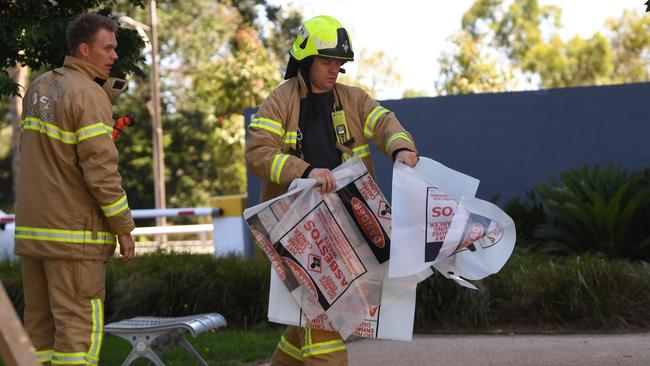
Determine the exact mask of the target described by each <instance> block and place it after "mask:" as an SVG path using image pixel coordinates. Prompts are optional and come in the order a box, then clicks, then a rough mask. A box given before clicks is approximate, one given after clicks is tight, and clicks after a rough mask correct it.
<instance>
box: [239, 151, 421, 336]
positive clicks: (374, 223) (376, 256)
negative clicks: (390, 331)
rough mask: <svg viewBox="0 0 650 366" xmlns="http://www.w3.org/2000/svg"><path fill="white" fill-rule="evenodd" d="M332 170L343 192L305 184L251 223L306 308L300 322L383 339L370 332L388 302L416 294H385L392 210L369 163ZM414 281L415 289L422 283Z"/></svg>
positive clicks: (256, 211) (255, 211) (257, 210)
mask: <svg viewBox="0 0 650 366" xmlns="http://www.w3.org/2000/svg"><path fill="white" fill-rule="evenodd" d="M332 172H333V174H334V177H335V178H336V183H337V189H336V191H335V192H332V193H328V194H321V193H320V188H319V187H315V181H314V180H312V179H298V180H295V181H294V183H293V184H292V186H291V187H290V190H289V192H288V193H286V194H285V195H283V196H280V197H278V198H276V199H273V200H270V201H267V202H264V203H262V204H260V205H257V206H255V207H252V208H250V209H247V210H246V211H244V218H245V220H246V222H247V224H248V226H249V228H250V231H251V233H252V234H253V237H254V238H255V240H256V241H257V243H258V245H259V247H260V248H261V249H262V250H263V251H264V253H265V254H266V255H267V257H268V258H269V259H270V260H271V263H272V267H273V269H274V272H275V274H276V275H277V279H279V281H280V282H281V283H282V284H283V285H284V287H285V288H286V290H287V292H288V293H289V294H290V295H291V298H292V299H293V301H294V302H295V304H296V305H297V307H298V308H299V309H300V312H301V315H299V318H300V320H299V321H298V322H299V323H300V322H302V321H303V320H304V322H307V323H309V322H311V325H310V326H312V325H313V327H315V328H321V329H329V328H333V329H332V330H336V331H338V332H339V333H340V334H341V336H342V337H343V338H347V337H348V336H349V335H352V334H355V332H356V334H358V335H361V336H364V334H365V336H376V335H377V334H376V332H373V331H369V330H368V328H369V324H368V323H367V320H368V318H369V317H370V318H373V316H374V317H375V318H376V315H377V313H378V310H379V307H380V305H381V302H382V301H385V302H386V303H391V302H393V301H395V300H396V299H398V298H399V297H400V296H401V295H402V294H403V293H405V292H408V291H409V290H410V288H409V287H408V286H403V288H401V289H399V290H391V291H390V292H389V293H388V294H383V293H382V292H383V291H382V290H383V288H384V280H385V278H386V273H387V270H388V259H389V257H390V245H391V242H390V227H391V209H390V205H389V204H388V201H387V200H386V198H385V197H384V195H383V194H382V193H381V191H380V190H379V188H378V187H377V185H376V183H375V182H374V180H373V179H372V177H370V175H369V174H368V172H367V170H366V168H365V166H364V164H363V162H362V161H361V160H359V159H351V160H349V161H347V162H345V163H344V164H342V165H341V166H339V167H337V168H336V169H334V170H333V171H332ZM407 282H408V281H406V282H404V283H407ZM409 283H411V282H409ZM412 283H413V286H412V287H413V289H414V285H415V283H417V282H412ZM413 294H414V291H413ZM271 300H273V292H272V295H271ZM284 300H285V301H286V299H284ZM413 303H414V302H413ZM269 307H270V308H273V307H275V305H274V304H270V306H269ZM303 318H304V319H303ZM373 320H376V319H373ZM287 322H288V323H290V321H287ZM372 324H375V325H376V324H377V322H376V321H375V323H372ZM372 324H371V325H372ZM411 329H412V327H411ZM372 330H374V328H373V329H372Z"/></svg>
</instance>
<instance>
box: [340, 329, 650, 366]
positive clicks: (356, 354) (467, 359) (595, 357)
mask: <svg viewBox="0 0 650 366" xmlns="http://www.w3.org/2000/svg"><path fill="white" fill-rule="evenodd" d="M348 352H349V359H350V366H383V365H391V366H393V365H395V366H399V365H408V366H421V365H441V366H650V333H644V334H614V335H612V334H607V335H431V336H424V335H418V336H415V337H414V338H413V341H412V342H396V341H386V340H358V341H354V342H351V343H349V344H348Z"/></svg>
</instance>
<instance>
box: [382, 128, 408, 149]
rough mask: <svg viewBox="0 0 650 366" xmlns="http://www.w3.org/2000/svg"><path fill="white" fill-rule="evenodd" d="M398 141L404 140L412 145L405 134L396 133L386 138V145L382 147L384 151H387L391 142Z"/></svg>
mask: <svg viewBox="0 0 650 366" xmlns="http://www.w3.org/2000/svg"><path fill="white" fill-rule="evenodd" d="M398 139H403V140H406V141H408V142H410V143H412V144H413V140H411V138H410V137H409V135H408V134H407V133H406V132H397V133H394V134H392V135H391V136H390V137H389V138H388V140H386V145H385V146H384V149H385V150H386V151H388V147H389V146H390V144H392V143H393V141H395V140H398Z"/></svg>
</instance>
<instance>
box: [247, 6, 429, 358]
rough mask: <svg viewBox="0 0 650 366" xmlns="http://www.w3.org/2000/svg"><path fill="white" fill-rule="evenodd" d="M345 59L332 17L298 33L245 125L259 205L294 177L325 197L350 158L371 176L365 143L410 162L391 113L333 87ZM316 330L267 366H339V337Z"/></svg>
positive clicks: (346, 43) (288, 339)
mask: <svg viewBox="0 0 650 366" xmlns="http://www.w3.org/2000/svg"><path fill="white" fill-rule="evenodd" d="M353 60H354V52H353V50H352V42H351V40H350V35H349V34H348V32H347V30H346V29H345V28H344V27H343V26H342V25H341V23H339V22H338V21H337V20H336V19H334V18H332V17H329V16H317V17H314V18H312V19H310V20H308V21H307V22H305V23H304V24H303V25H302V27H301V28H300V30H299V33H298V36H297V37H296V41H295V42H294V43H293V47H292V48H291V50H290V52H289V63H288V65H287V70H286V73H285V76H284V78H285V81H284V82H283V83H282V84H281V85H279V86H278V87H277V88H276V89H275V90H273V91H272V92H271V94H270V95H269V96H268V97H267V98H266V100H265V101H264V103H263V104H262V106H261V107H260V109H259V111H258V112H257V114H256V115H255V116H253V118H252V121H251V123H250V124H249V126H248V132H249V133H248V140H247V143H246V162H247V165H248V167H249V169H250V170H251V171H252V173H253V174H254V175H257V176H258V177H260V178H261V179H262V188H261V199H262V201H266V200H268V199H271V198H273V197H276V196H278V195H281V194H283V193H285V192H286V191H287V188H288V187H289V184H290V183H291V181H293V180H294V179H296V178H313V179H316V180H317V182H318V183H319V185H320V189H321V191H322V192H324V193H325V192H332V191H334V190H335V188H336V182H335V180H334V176H333V175H332V173H331V169H333V168H335V167H336V166H338V165H339V164H341V163H342V162H343V161H345V160H346V159H349V158H350V157H352V156H357V157H359V158H361V159H362V161H363V162H364V163H365V165H366V167H367V168H368V171H369V172H370V173H371V174H373V175H374V170H373V167H372V161H371V159H370V148H369V146H368V141H369V140H372V141H373V142H374V143H375V144H376V146H377V147H378V148H379V150H380V151H382V152H383V153H384V154H386V155H387V156H389V157H391V158H392V159H394V160H396V159H399V160H401V161H403V162H404V163H406V164H408V165H410V166H415V164H416V163H417V160H418V156H417V150H416V148H415V144H414V142H413V137H412V136H411V135H410V134H409V133H408V132H407V131H406V130H404V128H403V127H402V125H401V124H400V123H399V121H398V120H397V118H396V117H395V114H394V113H393V112H391V111H390V110H388V109H386V108H384V107H382V106H381V105H380V104H379V103H378V102H377V101H375V100H374V99H372V98H371V97H370V96H369V95H368V94H367V93H366V92H365V91H363V90H362V89H360V88H357V87H351V86H347V85H344V84H340V83H337V82H336V81H337V78H338V74H339V73H341V72H345V71H344V70H343V69H342V68H341V66H342V65H343V64H345V63H346V62H348V61H353ZM318 328H319V326H318V325H316V324H309V327H306V328H302V327H295V326H288V327H287V330H286V331H285V333H284V335H283V336H282V338H281V339H280V342H279V343H278V346H277V348H276V351H275V353H274V354H273V359H272V362H271V364H272V365H273V366H279V365H310V366H315V365H328V366H330V365H347V363H348V361H347V359H348V357H347V349H346V347H345V344H344V342H343V340H342V339H341V337H340V335H339V334H338V333H337V332H335V331H328V330H323V329H318Z"/></svg>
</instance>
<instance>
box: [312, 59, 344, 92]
mask: <svg viewBox="0 0 650 366" xmlns="http://www.w3.org/2000/svg"><path fill="white" fill-rule="evenodd" d="M341 64H342V62H341V61H339V60H335V59H331V58H322V57H315V58H314V63H313V64H312V65H311V69H310V70H309V80H310V81H311V89H312V91H313V92H314V93H317V94H318V93H325V92H328V91H330V90H332V89H334V84H336V79H337V78H338V77H339V71H341Z"/></svg>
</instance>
